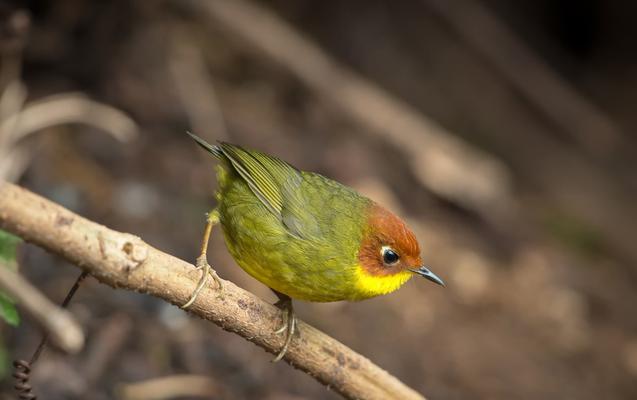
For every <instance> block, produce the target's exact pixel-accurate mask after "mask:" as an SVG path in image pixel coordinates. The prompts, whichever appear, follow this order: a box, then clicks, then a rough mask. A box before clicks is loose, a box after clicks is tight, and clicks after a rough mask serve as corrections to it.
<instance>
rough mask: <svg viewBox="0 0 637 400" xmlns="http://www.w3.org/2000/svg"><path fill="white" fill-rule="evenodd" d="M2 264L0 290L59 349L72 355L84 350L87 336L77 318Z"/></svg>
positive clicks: (0, 263)
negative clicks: (25, 313) (42, 330)
mask: <svg viewBox="0 0 637 400" xmlns="http://www.w3.org/2000/svg"><path fill="white" fill-rule="evenodd" d="M2 264H3V262H2V261H1V260H0V289H2V291H3V292H4V293H7V294H8V295H9V296H11V297H12V298H13V299H14V300H16V301H17V302H18V304H19V305H20V307H21V308H22V309H24V310H25V311H26V312H27V313H29V314H30V315H31V316H32V317H33V318H34V319H35V320H36V321H37V322H38V323H39V324H40V325H42V327H43V328H44V329H45V330H46V331H47V332H49V334H50V335H51V338H52V339H53V341H54V343H55V344H56V345H57V346H58V347H60V348H61V349H62V350H65V351H67V352H69V353H77V352H78V351H79V350H81V349H82V346H83V345H84V333H83V332H82V329H81V328H80V325H79V324H78V323H77V322H76V321H75V318H73V316H72V315H71V314H70V313H69V312H68V311H66V310H64V309H62V308H60V307H58V306H56V305H55V304H53V303H52V302H51V301H49V299H47V298H46V297H45V296H44V295H43V294H42V293H40V292H39V291H38V289H36V288H35V287H33V285H31V284H30V283H29V282H28V281H26V280H25V279H24V278H22V277H21V276H20V275H18V274H17V273H16V272H14V271H11V269H10V268H8V267H6V266H5V265H2Z"/></svg>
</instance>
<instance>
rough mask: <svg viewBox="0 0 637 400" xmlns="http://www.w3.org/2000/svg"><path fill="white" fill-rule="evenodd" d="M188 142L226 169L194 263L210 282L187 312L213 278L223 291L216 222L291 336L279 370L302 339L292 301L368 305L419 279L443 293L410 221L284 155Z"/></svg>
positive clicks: (221, 173)
mask: <svg viewBox="0 0 637 400" xmlns="http://www.w3.org/2000/svg"><path fill="white" fill-rule="evenodd" d="M188 134H189V135H190V136H191V137H192V139H194V140H195V142H196V143H197V144H198V145H199V146H201V147H202V148H203V149H205V150H206V151H207V152H208V153H210V154H211V155H212V156H214V157H215V158H217V159H218V160H220V163H219V164H218V166H217V182H218V189H217V192H216V200H217V204H216V206H215V207H214V208H213V210H212V211H210V212H209V213H208V214H207V223H206V228H205V231H204V235H203V240H202V243H201V252H200V255H199V257H198V258H197V260H196V267H197V269H199V270H201V271H202V275H201V278H200V279H199V282H198V284H197V287H196V288H195V290H194V291H193V293H192V296H191V297H190V300H189V301H188V302H187V303H185V304H184V305H183V306H182V308H184V309H185V308H188V307H189V306H190V305H192V304H193V303H194V302H195V300H196V298H197V295H198V294H199V292H200V291H201V289H202V288H203V287H204V286H205V285H206V283H207V281H208V278H209V277H212V278H213V279H214V281H215V282H216V284H217V287H218V290H223V285H222V281H221V279H220V278H219V276H218V274H217V273H216V272H215V270H214V269H213V268H212V267H211V266H210V264H209V263H208V261H207V255H206V254H207V248H208V242H209V239H210V236H211V232H212V228H213V226H215V225H217V224H219V225H221V228H222V231H223V236H224V239H225V244H226V247H227V249H228V251H229V253H230V254H231V255H232V257H233V258H234V260H235V261H236V263H237V264H238V265H239V266H240V267H241V268H242V269H243V270H244V271H246V272H247V273H248V274H249V275H251V276H252V277H253V278H255V279H257V280H258V281H260V282H261V283H263V284H265V285H266V286H268V287H269V288H270V289H271V290H272V291H273V292H274V293H275V294H276V296H277V297H278V301H277V303H275V305H276V306H277V307H279V308H280V309H281V310H282V312H283V313H284V314H283V316H284V317H283V323H282V326H281V328H280V329H278V330H277V331H275V332H276V333H278V334H281V333H284V332H285V333H286V337H285V341H284V344H283V346H282V348H281V350H280V351H279V353H278V355H277V356H276V358H275V359H274V360H273V361H275V362H276V361H279V360H281V359H282V358H283V356H284V355H285V354H286V352H287V349H288V347H289V345H290V342H291V340H292V337H293V335H294V333H295V329H296V315H295V313H294V308H293V304H292V299H295V300H304V301H310V302H333V301H343V300H346V301H358V300H364V299H369V298H372V297H375V296H379V295H384V294H388V293H391V292H393V291H395V290H396V289H398V288H399V287H400V286H402V285H403V284H404V283H405V282H407V281H408V280H409V279H410V278H411V277H412V276H414V275H420V276H422V277H424V278H426V279H428V280H430V281H432V282H434V283H437V284H439V285H441V286H445V284H444V282H443V280H442V279H440V278H439V277H438V276H436V275H435V274H434V273H433V272H431V271H430V270H429V268H427V267H426V266H425V265H424V264H423V262H422V258H421V255H420V247H419V244H418V240H417V239H416V236H415V235H414V233H413V232H412V231H411V230H410V229H409V228H408V227H407V225H406V224H405V222H403V221H402V220H401V219H400V218H399V217H397V216H396V215H395V214H393V213H392V212H390V211H388V210H387V209H385V208H384V207H382V206H381V205H379V204H378V203H376V202H374V201H373V200H371V199H369V198H367V197H365V196H363V195H361V194H359V193H357V192H356V191H355V190H354V189H352V188H350V187H348V186H345V185H343V184H341V183H338V182H336V181H334V180H331V179H329V178H326V177H324V176H322V175H320V174H317V173H313V172H306V171H302V170H299V169H297V168H296V167H294V166H292V165H291V164H289V163H287V162H285V161H283V160H281V159H279V158H277V157H274V156H271V155H268V154H265V153H262V152H260V151H256V150H248V149H244V148H242V147H240V146H237V145H234V144H230V143H226V142H218V143H217V144H216V145H211V144H210V143H208V142H206V141H205V140H203V139H201V138H200V137H198V136H196V135H194V134H192V133H191V132H188Z"/></svg>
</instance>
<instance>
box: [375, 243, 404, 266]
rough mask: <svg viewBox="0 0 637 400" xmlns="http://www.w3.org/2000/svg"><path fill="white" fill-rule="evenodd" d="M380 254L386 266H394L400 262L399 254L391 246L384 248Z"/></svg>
mask: <svg viewBox="0 0 637 400" xmlns="http://www.w3.org/2000/svg"><path fill="white" fill-rule="evenodd" d="M380 254H381V255H382V256H383V262H384V263H385V264H386V265H394V264H396V263H397V262H398V260H400V256H399V255H398V253H396V251H394V249H392V248H391V247H389V246H383V247H382V248H381V250H380Z"/></svg>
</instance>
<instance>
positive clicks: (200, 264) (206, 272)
mask: <svg viewBox="0 0 637 400" xmlns="http://www.w3.org/2000/svg"><path fill="white" fill-rule="evenodd" d="M195 266H196V269H197V270H201V271H202V273H201V278H200V279H199V283H197V287H196V288H195V291H194V292H192V296H190V300H188V301H187V302H186V304H184V305H183V306H181V308H182V309H184V310H185V309H186V308H188V307H190V306H191V305H192V304H193V303H194V302H195V300H196V299H197V296H198V295H199V292H201V289H203V288H204V286H206V283H207V282H208V276H212V279H213V280H214V281H215V283H216V284H217V289H218V290H220V291H221V290H222V289H223V283H221V278H219V275H217V271H215V270H214V269H213V268H212V267H211V266H210V264H208V260H207V259H206V256H205V255H203V254H202V255H201V256H199V257H198V258H197V261H196V263H195Z"/></svg>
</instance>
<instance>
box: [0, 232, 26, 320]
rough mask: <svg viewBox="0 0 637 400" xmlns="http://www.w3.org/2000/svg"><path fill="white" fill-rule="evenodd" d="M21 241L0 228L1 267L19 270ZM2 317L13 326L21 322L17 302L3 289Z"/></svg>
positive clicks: (1, 297) (1, 295)
mask: <svg viewBox="0 0 637 400" xmlns="http://www.w3.org/2000/svg"><path fill="white" fill-rule="evenodd" d="M21 241H22V240H21V239H20V238H19V237H17V236H14V235H12V234H10V233H9V232H6V231H3V230H2V229H0V268H9V269H10V270H12V271H17V269H18V263H17V262H16V254H17V252H18V244H20V242H21ZM0 319H3V320H5V321H6V322H7V323H8V324H9V325H13V326H17V325H18V324H19V323H20V315H19V314H18V310H16V308H15V302H14V301H13V300H12V299H11V298H10V297H9V296H7V295H6V294H5V293H3V292H2V291H0Z"/></svg>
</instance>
